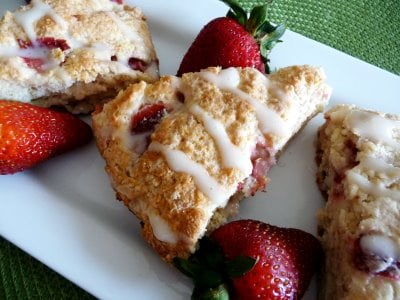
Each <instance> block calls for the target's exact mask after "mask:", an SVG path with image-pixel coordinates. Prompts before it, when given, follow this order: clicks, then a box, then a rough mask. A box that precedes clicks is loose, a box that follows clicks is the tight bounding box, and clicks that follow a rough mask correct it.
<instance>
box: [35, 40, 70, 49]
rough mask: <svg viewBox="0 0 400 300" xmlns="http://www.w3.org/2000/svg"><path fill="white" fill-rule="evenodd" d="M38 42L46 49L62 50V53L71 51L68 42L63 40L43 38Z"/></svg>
mask: <svg viewBox="0 0 400 300" xmlns="http://www.w3.org/2000/svg"><path fill="white" fill-rule="evenodd" d="M37 42H38V43H39V45H40V46H43V47H46V48H48V49H56V48H60V49H61V50H62V51H65V50H68V49H70V46H69V45H68V43H67V41H66V40H63V39H55V38H52V37H43V38H38V39H37Z"/></svg>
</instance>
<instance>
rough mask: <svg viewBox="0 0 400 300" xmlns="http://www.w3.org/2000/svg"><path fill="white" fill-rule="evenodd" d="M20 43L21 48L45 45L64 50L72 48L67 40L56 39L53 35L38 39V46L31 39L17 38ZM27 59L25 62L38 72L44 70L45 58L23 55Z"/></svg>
mask: <svg viewBox="0 0 400 300" xmlns="http://www.w3.org/2000/svg"><path fill="white" fill-rule="evenodd" d="M17 42H18V45H19V47H20V48H21V49H28V48H34V47H37V46H38V47H41V48H42V47H43V48H47V49H50V50H51V49H56V48H60V49H61V50H62V51H65V50H68V49H70V47H69V45H68V43H67V41H66V40H63V39H54V38H52V37H43V38H38V39H37V40H36V42H37V44H38V45H37V46H35V45H33V44H32V42H31V41H29V40H28V41H25V40H22V39H17ZM22 58H23V59H24V61H25V63H26V64H27V65H28V67H30V68H32V69H35V70H36V71H38V72H42V71H43V66H44V64H45V61H44V59H43V58H39V57H22Z"/></svg>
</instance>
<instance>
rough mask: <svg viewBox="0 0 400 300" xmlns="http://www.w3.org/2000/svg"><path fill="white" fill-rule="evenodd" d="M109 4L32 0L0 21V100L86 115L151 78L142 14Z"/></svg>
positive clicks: (154, 74)
mask: <svg viewBox="0 0 400 300" xmlns="http://www.w3.org/2000/svg"><path fill="white" fill-rule="evenodd" d="M117 2H121V1H110V0H68V1H65V0H32V1H30V4H28V5H26V6H22V7H21V8H19V9H18V10H17V11H16V12H14V13H11V12H6V13H5V15H4V16H3V17H2V18H1V20H0V99H10V100H19V101H24V102H28V101H31V100H35V101H34V103H36V104H39V105H42V106H53V105H55V106H65V107H66V108H67V109H68V110H70V111H71V112H74V113H87V112H90V111H92V110H93V109H94V104H95V103H98V102H100V101H105V100H106V99H110V98H114V97H115V96H116V94H117V93H118V91H119V90H121V89H123V88H126V87H127V86H128V85H129V84H131V83H134V82H138V81H140V80H146V81H151V82H152V81H155V80H157V79H158V78H159V75H158V61H157V57H156V53H155V50H154V47H153V43H152V40H151V36H150V33H149V30H148V27H147V23H146V19H145V17H144V15H143V13H142V12H141V11H140V10H139V9H138V8H134V7H129V6H127V5H122V4H118V3H117Z"/></svg>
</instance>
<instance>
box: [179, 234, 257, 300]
mask: <svg viewBox="0 0 400 300" xmlns="http://www.w3.org/2000/svg"><path fill="white" fill-rule="evenodd" d="M256 263H257V260H256V259H254V258H251V257H248V256H238V257H236V258H234V259H232V260H227V259H226V258H225V256H224V255H223V252H222V250H221V248H220V247H219V246H218V245H217V244H216V243H215V242H214V241H213V240H211V239H210V238H208V237H204V238H202V239H201V240H200V242H199V249H198V250H197V251H196V252H195V253H194V254H192V255H191V256H190V257H189V258H188V259H183V258H179V257H175V259H174V265H175V267H176V268H177V269H178V270H179V271H181V272H182V273H183V274H185V275H186V276H188V277H189V278H191V279H192V281H193V284H194V289H193V294H192V300H195V299H196V300H197V299H202V300H203V299H204V300H228V299H229V292H228V291H229V288H228V285H229V283H230V279H231V278H237V277H240V276H243V275H244V274H246V273H247V272H249V271H250V270H251V269H252V268H253V267H254V265H255V264H256Z"/></svg>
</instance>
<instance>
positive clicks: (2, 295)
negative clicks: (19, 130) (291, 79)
mask: <svg viewBox="0 0 400 300" xmlns="http://www.w3.org/2000/svg"><path fill="white" fill-rule="evenodd" d="M241 2H243V3H244V2H245V3H247V6H248V7H249V6H251V5H253V4H259V3H262V2H264V1H241ZM269 16H270V18H271V20H272V21H274V22H276V23H280V22H285V24H286V25H287V27H288V28H289V29H291V30H293V31H296V32H298V33H301V34H303V35H305V36H308V37H310V38H312V39H314V40H317V41H320V42H322V43H325V44H327V45H330V46H332V47H334V48H336V49H339V50H341V51H344V52H346V53H348V54H350V55H353V56H355V57H358V58H360V59H362V60H365V61H367V62H369V63H371V64H374V65H377V66H379V67H381V68H383V69H386V70H388V71H391V72H393V73H395V74H400V55H399V53H400V26H399V25H400V1H398V0H377V1H369V0H368V1H367V0H335V1H332V0H319V1H315V0H276V1H275V2H274V3H273V4H272V5H271V11H270V13H269ZM295 51H296V49H294V53H295ZM89 298H92V297H91V296H90V295H88V294H87V293H85V292H84V291H82V290H81V289H80V288H78V287H76V286H75V285H73V284H72V283H70V282H69V281H67V280H65V279H64V278H63V277H61V276H60V275H58V274H57V273H55V272H53V271H51V270H50V269H48V268H47V267H45V266H44V265H43V264H41V263H39V262H37V261H36V260H35V259H33V258H32V257H30V256H29V255H27V254H25V253H24V252H22V251H21V250H19V249H18V248H16V247H15V246H13V245H11V244H10V243H9V242H7V241H5V240H4V239H2V238H0V299H89Z"/></svg>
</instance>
